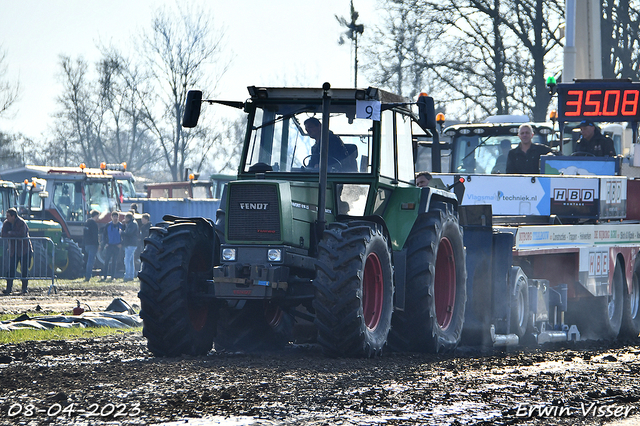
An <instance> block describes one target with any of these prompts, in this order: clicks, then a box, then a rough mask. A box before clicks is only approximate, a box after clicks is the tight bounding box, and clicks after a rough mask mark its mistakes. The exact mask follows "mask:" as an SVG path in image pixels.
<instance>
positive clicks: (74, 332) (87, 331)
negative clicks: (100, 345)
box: [0, 327, 142, 344]
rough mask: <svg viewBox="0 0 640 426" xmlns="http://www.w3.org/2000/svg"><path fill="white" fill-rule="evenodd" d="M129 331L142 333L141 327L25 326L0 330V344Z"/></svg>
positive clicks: (87, 336)
mask: <svg viewBox="0 0 640 426" xmlns="http://www.w3.org/2000/svg"><path fill="white" fill-rule="evenodd" d="M131 332H134V333H142V327H135V328H111V327H91V328H81V327H72V328H63V327H55V328H52V329H50V330H32V329H26V328H25V329H24V330H12V331H0V344H7V343H20V342H26V341H32V340H76V339H86V338H92V337H101V336H110V335H113V334H126V333H131Z"/></svg>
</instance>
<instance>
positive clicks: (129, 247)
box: [120, 212, 139, 281]
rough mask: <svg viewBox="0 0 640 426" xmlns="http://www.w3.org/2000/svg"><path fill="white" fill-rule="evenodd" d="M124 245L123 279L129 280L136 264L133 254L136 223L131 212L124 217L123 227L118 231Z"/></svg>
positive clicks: (136, 230)
mask: <svg viewBox="0 0 640 426" xmlns="http://www.w3.org/2000/svg"><path fill="white" fill-rule="evenodd" d="M120 236H121V237H122V245H123V246H124V280H125V281H131V280H132V279H133V277H134V275H135V270H136V265H135V262H134V258H133V255H134V253H135V251H136V248H137V247H138V238H139V232H138V224H137V223H136V221H135V220H133V213H131V212H129V213H127V214H126V216H125V217H124V229H123V230H121V231H120Z"/></svg>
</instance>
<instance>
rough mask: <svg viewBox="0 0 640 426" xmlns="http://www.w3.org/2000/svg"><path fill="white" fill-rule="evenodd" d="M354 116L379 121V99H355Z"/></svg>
mask: <svg viewBox="0 0 640 426" xmlns="http://www.w3.org/2000/svg"><path fill="white" fill-rule="evenodd" d="M356 118H364V119H367V120H374V121H380V101H360V100H357V101H356Z"/></svg>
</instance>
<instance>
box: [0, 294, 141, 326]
mask: <svg viewBox="0 0 640 426" xmlns="http://www.w3.org/2000/svg"><path fill="white" fill-rule="evenodd" d="M120 302H124V301H122V299H115V300H114V301H113V302H112V303H111V305H109V307H107V310H106V311H105V312H84V313H83V314H80V315H42V316H37V317H29V316H28V315H26V314H23V315H20V316H19V317H18V318H16V319H14V320H7V321H2V322H0V330H3V331H10V330H20V329H25V328H29V329H36V330H47V329H51V328H54V327H66V328H70V327H81V328H85V327H112V328H131V327H142V320H141V319H140V316H139V315H138V314H136V313H135V312H134V311H133V310H132V309H130V307H128V305H126V306H125V304H124V303H120ZM125 303H126V302H125Z"/></svg>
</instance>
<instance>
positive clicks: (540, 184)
mask: <svg viewBox="0 0 640 426" xmlns="http://www.w3.org/2000/svg"><path fill="white" fill-rule="evenodd" d="M436 176H437V177H439V178H441V179H442V182H443V183H444V184H445V185H451V184H452V183H453V179H454V176H456V175H452V174H437V175H436ZM457 176H462V177H463V178H464V179H465V182H464V187H465V192H464V196H463V198H462V204H463V205H475V204H491V206H492V211H493V214H494V215H496V216H501V215H502V216H504V215H543V216H547V215H557V216H559V217H571V218H585V219H597V218H603V219H621V218H624V217H625V216H626V208H627V200H626V194H627V181H626V179H624V178H615V177H607V178H602V177H597V176H553V175H550V176H520V175H470V176H469V175H464V174H461V175H457Z"/></svg>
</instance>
